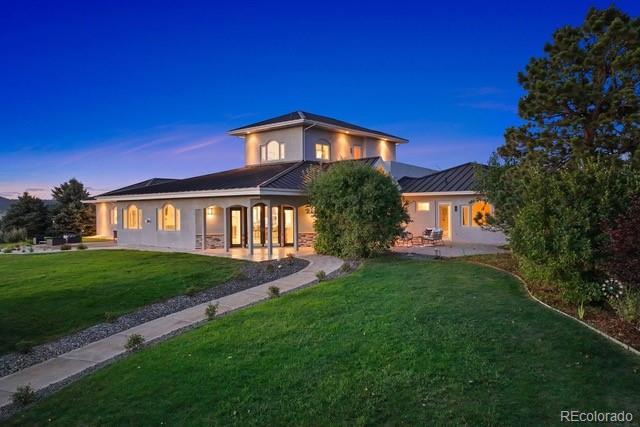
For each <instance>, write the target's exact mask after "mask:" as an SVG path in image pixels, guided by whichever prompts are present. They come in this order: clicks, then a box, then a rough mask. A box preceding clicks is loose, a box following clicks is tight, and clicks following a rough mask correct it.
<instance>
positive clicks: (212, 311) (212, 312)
mask: <svg viewBox="0 0 640 427" xmlns="http://www.w3.org/2000/svg"><path fill="white" fill-rule="evenodd" d="M217 313H218V303H215V304H211V303H209V305H207V308H206V309H205V310H204V314H205V315H206V316H207V320H213V319H214V318H215V317H216V314H217Z"/></svg>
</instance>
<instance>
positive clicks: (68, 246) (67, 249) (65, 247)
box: [60, 243, 71, 251]
mask: <svg viewBox="0 0 640 427" xmlns="http://www.w3.org/2000/svg"><path fill="white" fill-rule="evenodd" d="M60 250H61V251H70V250H71V245H68V244H66V243H65V244H63V245H60Z"/></svg>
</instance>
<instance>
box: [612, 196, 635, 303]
mask: <svg viewBox="0 0 640 427" xmlns="http://www.w3.org/2000/svg"><path fill="white" fill-rule="evenodd" d="M639 212H640V193H638V194H635V195H634V196H633V198H632V200H631V202H630V203H629V205H628V207H627V209H626V210H625V211H624V212H623V213H622V214H620V216H618V218H616V220H615V222H614V224H613V226H612V227H610V228H608V229H607V232H608V234H609V241H608V244H609V254H610V258H609V259H608V260H607V261H606V270H607V272H608V273H609V274H610V275H611V277H614V278H616V279H617V280H619V281H621V282H622V283H624V284H626V285H628V286H631V287H634V288H635V289H637V290H638V291H640V215H638V213H639Z"/></svg>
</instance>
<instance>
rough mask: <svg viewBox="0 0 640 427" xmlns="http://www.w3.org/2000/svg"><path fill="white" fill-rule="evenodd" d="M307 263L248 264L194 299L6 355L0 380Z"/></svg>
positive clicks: (173, 301) (181, 298) (183, 298)
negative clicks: (29, 350)
mask: <svg viewBox="0 0 640 427" xmlns="http://www.w3.org/2000/svg"><path fill="white" fill-rule="evenodd" d="M308 264H309V261H307V260H304V259H300V258H294V259H293V261H290V260H288V259H286V260H274V261H264V262H259V263H258V262H251V263H247V264H246V265H245V266H244V267H243V268H242V270H241V271H240V273H239V274H238V276H237V277H236V278H234V279H232V280H230V281H228V282H225V283H223V284H220V285H218V286H214V287H212V288H209V289H206V290H204V291H201V292H199V293H197V294H195V295H193V296H187V295H179V296H176V297H173V298H170V299H168V300H165V301H162V302H158V303H155V304H151V305H147V306H145V307H142V308H140V309H138V310H136V311H133V312H131V313H128V314H125V315H122V316H120V317H119V318H117V319H116V320H115V321H114V322H112V323H106V322H105V323H100V324H97V325H94V326H91V327H89V328H87V329H84V330H82V331H79V332H76V333H74V334H71V335H67V336H65V337H62V338H60V339H58V340H56V341H53V342H49V343H46V344H42V345H38V346H36V347H34V348H33V350H32V351H31V352H29V353H27V354H21V353H9V354H5V355H3V356H0V377H4V376H6V375H9V374H12V373H14V372H17V371H19V370H21V369H24V368H27V367H29V366H32V365H35V364H37V363H40V362H44V361H45V360H49V359H52V358H54V357H56V356H59V355H61V354H64V353H66V352H69V351H71V350H75V349H76V348H80V347H82V346H84V345H87V344H89V343H92V342H94V341H98V340H101V339H103V338H106V337H108V336H111V335H113V334H117V333H118V332H122V331H125V330H127V329H129V328H133V327H134V326H137V325H140V324H142V323H145V322H148V321H150V320H154V319H157V318H159V317H163V316H166V315H168V314H171V313H175V312H177V311H181V310H184V309H186V308H189V307H193V306H194V305H198V304H201V303H204V302H207V301H211V300H213V299H216V298H221V297H224V296H226V295H230V294H233V293H236V292H240V291H242V290H245V289H249V288H252V287H254V286H258V285H261V284H263V283H266V282H271V281H273V280H276V279H279V278H281V277H284V276H288V275H290V274H293V273H296V272H298V271H300V270H302V269H303V268H305V267H306V266H307V265H308Z"/></svg>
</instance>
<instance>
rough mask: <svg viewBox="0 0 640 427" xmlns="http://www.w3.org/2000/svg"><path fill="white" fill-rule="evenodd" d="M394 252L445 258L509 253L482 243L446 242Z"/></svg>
mask: <svg viewBox="0 0 640 427" xmlns="http://www.w3.org/2000/svg"><path fill="white" fill-rule="evenodd" d="M393 251H394V252H399V253H410V254H418V255H431V256H441V257H445V258H455V257H461V256H467V255H485V254H501V253H506V252H509V251H508V250H506V249H502V248H501V247H500V246H496V245H486V244H482V243H453V242H447V241H444V244H442V245H438V246H395V247H394V248H393Z"/></svg>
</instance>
